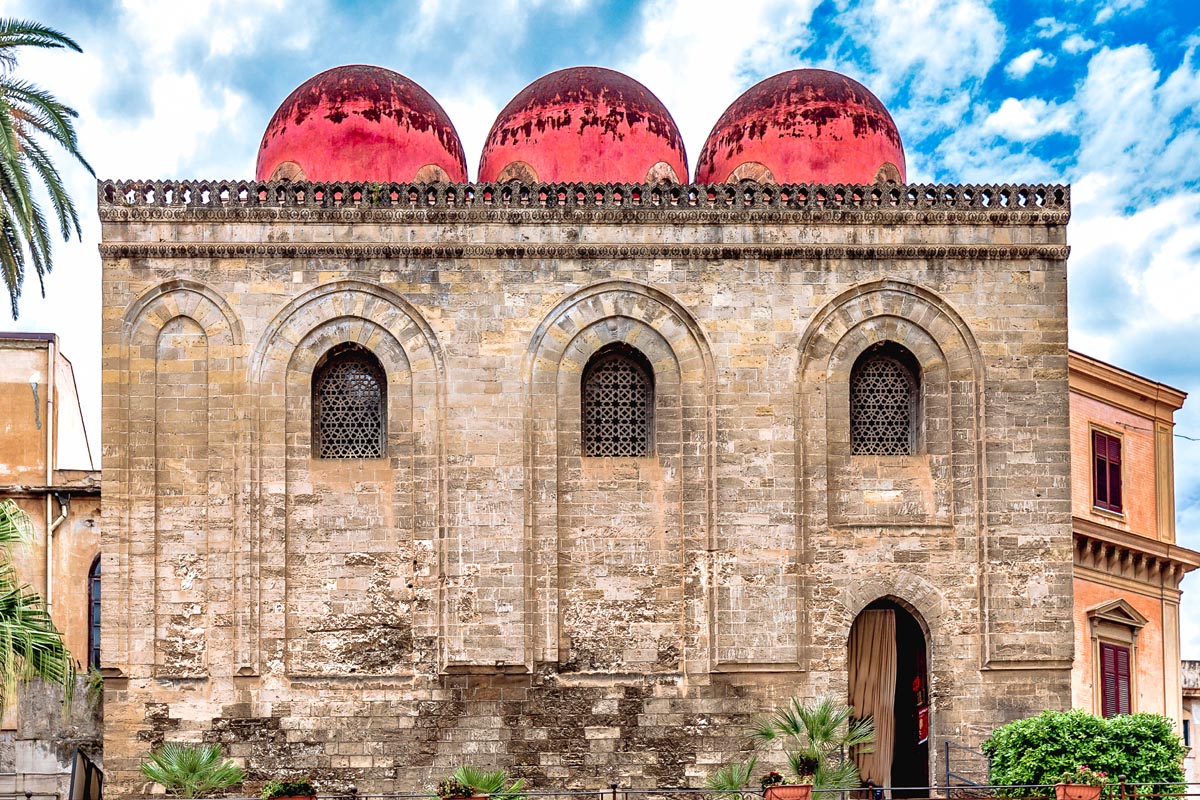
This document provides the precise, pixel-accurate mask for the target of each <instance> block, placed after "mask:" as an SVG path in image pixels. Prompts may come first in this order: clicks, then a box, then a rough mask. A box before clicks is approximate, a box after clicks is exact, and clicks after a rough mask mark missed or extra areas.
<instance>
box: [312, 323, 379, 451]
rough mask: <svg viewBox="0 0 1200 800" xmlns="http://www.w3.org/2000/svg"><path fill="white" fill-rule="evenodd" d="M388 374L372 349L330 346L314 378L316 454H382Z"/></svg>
mask: <svg viewBox="0 0 1200 800" xmlns="http://www.w3.org/2000/svg"><path fill="white" fill-rule="evenodd" d="M386 408H387V376H386V375H385V374H384V372H383V368H382V367H380V365H379V360H378V359H376V358H375V356H374V355H372V354H371V352H370V351H369V350H366V349H365V348H362V347H359V346H358V345H354V344H347V345H342V346H340V347H335V348H334V349H332V350H330V351H329V352H328V353H327V354H326V355H325V357H324V358H323V359H322V360H321V362H320V363H319V364H318V365H317V369H316V370H315V371H314V372H313V381H312V452H313V455H314V456H316V457H317V458H382V457H383V456H384V455H385V450H386V447H385V445H386V441H387V430H386V419H387V414H386V413H385V409H386Z"/></svg>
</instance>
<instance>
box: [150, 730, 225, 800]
mask: <svg viewBox="0 0 1200 800" xmlns="http://www.w3.org/2000/svg"><path fill="white" fill-rule="evenodd" d="M141 769H142V775H143V776H145V777H146V778H147V779H149V780H152V781H154V782H155V783H157V784H160V785H162V787H163V788H164V789H166V790H167V794H172V795H175V796H176V797H203V796H205V795H206V794H212V793H213V792H216V791H219V790H221V789H226V788H228V787H230V786H234V785H236V784H239V783H241V782H242V778H243V777H244V775H243V773H242V768H241V767H239V766H238V765H237V764H234V763H233V762H232V761H230V760H229V759H226V758H222V757H221V746H220V745H217V744H181V743H179V742H167V743H165V744H164V745H163V746H162V747H159V748H158V749H156V750H153V751H151V752H150V757H149V759H148V760H146V761H143V762H142V766H141Z"/></svg>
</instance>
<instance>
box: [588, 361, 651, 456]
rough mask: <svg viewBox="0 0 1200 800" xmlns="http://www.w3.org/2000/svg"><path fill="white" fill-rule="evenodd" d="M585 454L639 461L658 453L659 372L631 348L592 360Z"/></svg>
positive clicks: (590, 362)
mask: <svg viewBox="0 0 1200 800" xmlns="http://www.w3.org/2000/svg"><path fill="white" fill-rule="evenodd" d="M581 389H582V392H581V396H582V397H581V400H582V412H583V413H582V416H583V455H585V456H589V457H594V458H637V457H641V456H648V455H650V453H651V452H652V450H653V444H654V443H653V439H652V432H653V428H654V424H653V423H654V371H653V369H651V367H650V363H649V362H648V361H647V360H646V357H645V356H643V355H642V354H641V353H639V352H638V351H637V350H635V349H634V348H632V347H628V346H626V345H610V346H609V347H606V348H604V349H602V350H601V351H600V352H598V353H596V355H594V356H592V359H591V361H589V362H588V365H587V367H586V368H585V369H584V371H583V381H582V386H581Z"/></svg>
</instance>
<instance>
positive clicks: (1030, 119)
mask: <svg viewBox="0 0 1200 800" xmlns="http://www.w3.org/2000/svg"><path fill="white" fill-rule="evenodd" d="M1072 116H1073V114H1072V111H1071V109H1070V108H1066V107H1063V106H1059V105H1057V104H1054V103H1049V102H1047V101H1045V100H1042V99H1041V98H1038V97H1029V98H1026V99H1024V100H1019V99H1017V98H1015V97H1009V98H1007V99H1006V100H1005V101H1004V102H1003V103H1001V104H1000V108H998V109H996V110H995V111H993V112H992V113H991V114H989V115H988V116H987V118H986V119H984V121H983V125H982V131H983V132H984V133H990V134H992V135H994V136H999V137H1001V138H1003V139H1007V140H1009V141H1014V142H1030V141H1034V140H1036V139H1041V138H1042V137H1044V136H1048V135H1049V134H1052V133H1063V132H1066V131H1068V130H1070V128H1071V122H1072Z"/></svg>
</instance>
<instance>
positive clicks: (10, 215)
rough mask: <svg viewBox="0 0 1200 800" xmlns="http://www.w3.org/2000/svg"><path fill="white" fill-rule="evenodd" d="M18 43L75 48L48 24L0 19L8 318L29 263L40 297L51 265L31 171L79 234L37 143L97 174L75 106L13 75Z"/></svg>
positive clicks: (1, 225)
mask: <svg viewBox="0 0 1200 800" xmlns="http://www.w3.org/2000/svg"><path fill="white" fill-rule="evenodd" d="M21 47H41V48H51V49H53V48H67V49H70V50H75V51H79V45H78V44H76V42H75V41H74V40H73V39H71V38H70V37H68V36H67V35H66V34H64V33H62V32H60V31H57V30H55V29H53V28H50V27H47V26H45V25H42V24H40V23H37V22H31V21H28V20H18V19H11V18H5V19H0V276H2V277H3V279H4V285H5V288H7V289H8V295H9V300H10V302H11V306H12V315H13V319H16V318H17V301H18V300H19V298H20V296H21V287H22V285H23V284H24V281H25V272H26V267H27V266H32V267H33V271H34V273H35V274H36V275H37V277H38V285H39V288H41V290H42V294H43V296H44V295H45V292H46V286H45V275H46V273H48V272H49V271H50V269H51V266H52V265H53V262H52V260H51V248H52V243H53V237H52V236H51V232H50V225H49V224H48V221H47V219H46V215H45V213H44V212H43V211H42V208H41V206H40V205H39V202H38V198H37V197H36V196H35V191H36V189H35V181H34V180H32V179H31V175H36V176H37V180H36V184H37V185H39V186H40V188H41V189H43V190H45V192H46V194H47V195H48V196H49V198H50V208H51V210H52V212H53V214H54V217H55V218H56V220H57V222H58V232H59V233H60V234H61V235H62V237H63V239H70V238H71V235H72V234H74V235H75V236H77V237H82V235H83V231H82V228H81V227H80V224H79V214H78V212H77V211H76V209H75V204H74V202H73V201H72V200H71V197H70V195H68V194H67V191H66V188H65V187H64V186H63V182H62V176H61V175H60V174H59V172H58V170H57V169H56V168H55V167H54V164H53V162H52V161H51V159H50V155H49V153H48V152H47V150H46V147H45V146H44V144H43V142H51V143H53V144H54V145H57V146H58V147H61V148H62V149H63V150H65V151H66V152H67V154H68V155H70V156H72V157H73V158H74V159H75V160H77V161H78V162H79V163H80V164H82V165H83V166H84V168H85V169H87V171H88V172H89V173H92V174H93V175H95V172H93V170H92V167H91V165H90V164H88V162H87V161H86V160H85V159H84V157H83V154H82V153H80V151H79V141H78V138H77V137H76V134H75V118H76V117H77V116H78V114H77V113H76V112H75V110H74V109H72V108H70V107H69V106H67V105H65V104H63V103H61V102H59V101H58V100H57V99H56V98H55V97H54V95H52V94H50V93H49V92H47V91H46V90H44V89H42V88H40V87H38V86H36V85H34V84H32V83H29V82H27V81H23V80H16V79H14V78H13V77H12V75H11V73H12V71H13V69H15V68H16V66H17V49H18V48H21Z"/></svg>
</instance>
